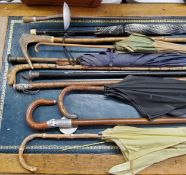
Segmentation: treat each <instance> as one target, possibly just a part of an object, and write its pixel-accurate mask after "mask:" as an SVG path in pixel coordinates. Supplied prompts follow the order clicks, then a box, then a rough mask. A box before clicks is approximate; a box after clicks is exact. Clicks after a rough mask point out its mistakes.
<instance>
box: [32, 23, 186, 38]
mask: <svg viewBox="0 0 186 175" xmlns="http://www.w3.org/2000/svg"><path fill="white" fill-rule="evenodd" d="M30 33H31V34H36V35H51V36H64V35H65V34H67V35H68V36H77V35H78V36H79V35H81V36H85V35H96V36H120V35H128V34H130V33H141V34H143V35H181V34H185V33H186V24H135V23H134V24H126V25H116V26H108V27H96V28H95V29H94V30H87V28H83V30H79V29H76V30H75V29H73V30H68V31H64V30H47V29H46V30H37V29H31V31H30Z"/></svg>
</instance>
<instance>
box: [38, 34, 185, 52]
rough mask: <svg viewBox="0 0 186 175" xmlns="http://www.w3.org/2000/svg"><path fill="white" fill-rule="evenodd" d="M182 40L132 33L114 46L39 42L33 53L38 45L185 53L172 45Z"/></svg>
mask: <svg viewBox="0 0 186 175" xmlns="http://www.w3.org/2000/svg"><path fill="white" fill-rule="evenodd" d="M75 39H76V38H75ZM96 39H97V38H96ZM106 40H108V38H105V39H103V40H102V41H105V42H106ZM114 40H115V39H113V41H114ZM183 40H184V41H185V38H165V37H161V38H152V37H148V36H145V35H141V34H136V33H133V34H131V35H130V36H129V37H125V38H122V39H121V40H119V41H116V40H115V44H114V45H86V44H68V43H51V42H43V41H41V42H38V43H37V44H36V45H35V51H36V52H38V51H39V49H38V47H39V46H40V45H49V46H62V47H64V46H69V47H84V48H102V49H103V48H105V49H114V50H116V51H120V52H132V53H134V52H136V53H138V52H139V53H161V52H164V53H167V52H171V53H172V52H178V53H186V46H185V45H183V44H175V43H174V42H183ZM90 41H91V39H89V42H90ZM72 42H73V41H72ZM87 42H88V40H87ZM84 43H85V42H84ZM94 43H96V42H94ZM97 43H98V41H97Z"/></svg>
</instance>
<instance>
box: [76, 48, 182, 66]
mask: <svg viewBox="0 0 186 175" xmlns="http://www.w3.org/2000/svg"><path fill="white" fill-rule="evenodd" d="M76 61H77V64H80V65H83V66H94V67H95V66H99V67H103V66H117V67H130V66H133V67H134V66H136V67H137V66H179V65H180V66H184V65H186V54H178V53H155V54H144V53H115V52H113V51H112V50H108V51H106V52H100V53H96V54H93V53H92V54H84V55H81V56H79V57H78V58H77V60H76Z"/></svg>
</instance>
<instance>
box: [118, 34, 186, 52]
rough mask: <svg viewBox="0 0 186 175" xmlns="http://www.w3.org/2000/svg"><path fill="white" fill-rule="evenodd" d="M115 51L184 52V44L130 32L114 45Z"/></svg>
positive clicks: (185, 47)
mask: <svg viewBox="0 0 186 175" xmlns="http://www.w3.org/2000/svg"><path fill="white" fill-rule="evenodd" d="M114 47H115V49H116V50H117V51H124V52H126V51H128V52H140V53H158V52H179V53H186V46H185V45H181V44H175V43H171V42H167V41H163V40H162V41H161V40H158V39H155V38H154V39H153V38H151V37H148V36H145V35H141V34H131V35H130V36H129V37H127V38H125V39H123V40H122V41H119V42H116V43H115V45H114Z"/></svg>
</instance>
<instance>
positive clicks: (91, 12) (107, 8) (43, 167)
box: [0, 4, 186, 175]
mask: <svg viewBox="0 0 186 175" xmlns="http://www.w3.org/2000/svg"><path fill="white" fill-rule="evenodd" d="M185 12H186V6H185V5H181V4H156V5H153V6H152V4H143V5H142V4H124V5H112V6H111V5H102V6H100V7H98V8H96V9H94V8H75V7H74V8H72V15H73V16H185ZM56 13H61V7H26V6H25V5H21V4H20V5H15V4H11V5H5V4H4V5H0V16H21V15H23V16H35V15H37V16H43V15H53V14H56ZM4 20H5V21H6V20H7V18H0V24H1V30H0V39H1V44H0V54H1V55H2V49H3V48H4V43H3V42H4V37H5V32H4V27H3V29H2V24H3V26H4V24H5V21H4ZM3 21H4V22H3ZM0 58H2V56H1V57H0ZM25 157H26V160H27V161H28V162H29V163H30V164H31V165H35V166H38V167H40V170H39V171H38V173H42V174H100V175H101V174H106V172H108V170H109V169H110V168H111V167H112V166H114V165H117V164H119V163H122V162H123V157H122V156H121V155H104V154H103V155H63V154H60V155H59V154H57V155H56V154H53V155H51V154H43V155H41V154H35V155H32V154H30V155H26V156H25ZM185 165H186V156H182V157H177V158H172V159H168V160H166V161H163V162H161V163H158V164H155V165H153V166H151V167H149V168H147V169H145V170H144V171H142V172H141V173H140V174H186V166H185ZM5 173H8V174H13V173H16V174H26V173H29V172H27V171H26V170H24V169H23V168H21V167H20V165H19V161H18V156H17V155H16V154H0V174H5Z"/></svg>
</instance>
